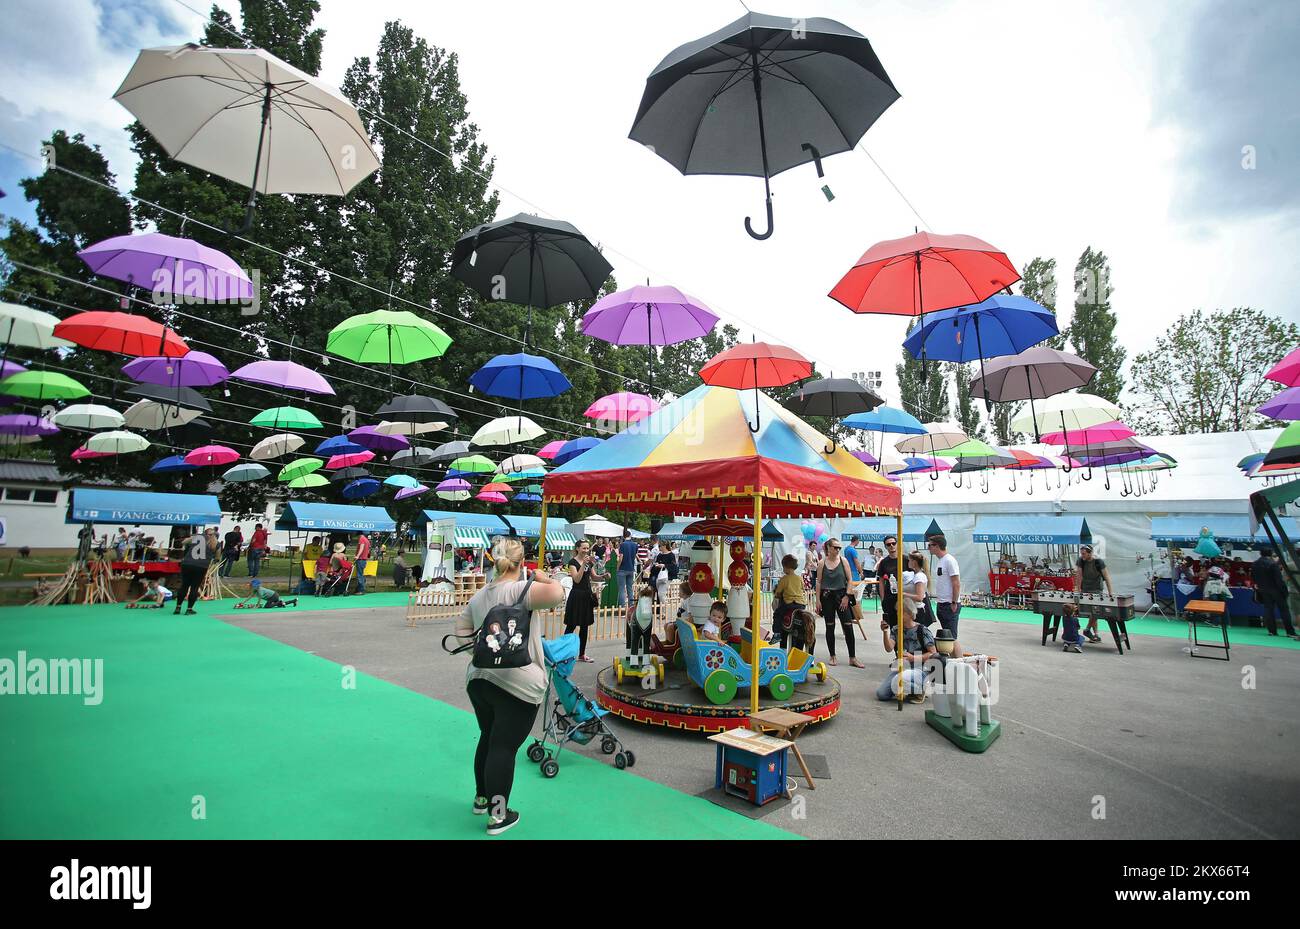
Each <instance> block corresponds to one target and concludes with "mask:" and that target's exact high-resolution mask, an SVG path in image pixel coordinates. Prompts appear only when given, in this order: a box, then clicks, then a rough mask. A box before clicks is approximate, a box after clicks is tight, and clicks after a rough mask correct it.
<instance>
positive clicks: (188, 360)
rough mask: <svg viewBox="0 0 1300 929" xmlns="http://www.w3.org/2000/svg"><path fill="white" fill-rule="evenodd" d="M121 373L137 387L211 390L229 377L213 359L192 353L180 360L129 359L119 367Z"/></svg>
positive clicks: (218, 362) (224, 369) (222, 367)
mask: <svg viewBox="0 0 1300 929" xmlns="http://www.w3.org/2000/svg"><path fill="white" fill-rule="evenodd" d="M122 373H123V374H125V375H126V376H127V377H129V378H130V379H131V380H133V381H137V382H139V383H141V384H158V385H159V386H162V387H211V386H212V385H214V384H220V383H221V382H222V381H224V380H225V379H226V378H228V377H230V372H229V371H227V370H226V366H225V365H223V364H222V363H221V362H220V361H218V360H217V359H216V358H214V357H213V356H211V355H209V354H208V353H207V352H196V351H193V350H191V351H190V353H189V354H187V355H184V356H182V357H180V358H167V357H164V356H161V355H159V356H153V357H149V356H146V357H143V358H133V359H132V360H131V361H128V362H127V363H126V364H125V365H124V366H123V367H122Z"/></svg>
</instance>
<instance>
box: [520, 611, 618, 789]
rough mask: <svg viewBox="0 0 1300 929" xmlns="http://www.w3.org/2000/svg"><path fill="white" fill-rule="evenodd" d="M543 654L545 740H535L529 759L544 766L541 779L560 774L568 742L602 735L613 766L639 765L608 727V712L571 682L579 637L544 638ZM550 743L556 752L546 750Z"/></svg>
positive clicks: (588, 740)
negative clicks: (544, 671)
mask: <svg viewBox="0 0 1300 929" xmlns="http://www.w3.org/2000/svg"><path fill="white" fill-rule="evenodd" d="M542 653H543V655H544V657H545V661H546V672H547V673H546V697H545V699H544V700H543V701H542V714H543V715H542V737H541V738H540V739H534V740H533V744H532V745H530V746H528V760H529V761H531V762H533V763H534V764H540V765H541V766H542V776H544V777H555V775H557V774H559V773H560V763H559V761H558V760H557V759H558V758H559V755H560V752H561V751H562V750H563V748H564V746H565V744H566V743H568V742H576V743H577V744H578V745H586V744H587V743H588V742H590V741H591V740H592V739H594V738H595V737H596V736H600V750H601V751H602V752H604V753H605V754H606V755H613V756H614V767H616V768H619V769H622V768H630V767H632V765H634V764H636V756H635V755H633V754H632V752H631V751H629V750H628V749H625V748H624V747H623V743H622V742H621V741H620V740H619V738H618V736H616V735H615V734H614V732H613V730H611V729H610V728H609V726H608V725H606V724H605V720H604V716H605V714H606V713H608V712H609V711H608V710H602V709H601V708H600V707H598V706H597V705H596V703H595V701H592V700H588V699H587V697H586V695H585V694H583V692H582V691H581V690H579V689H578V686H577V685H576V684H574V683H573V681H571V680H570V679H569V675H570V674H572V673H573V663H574V661H575V660H576V659H577V657H578V637H577V635H575V634H573V633H569V634H568V635H562V636H560V637H559V638H557V639H543V640H542ZM552 691H553V692H554V695H555V696H554V699H552V697H551V694H552ZM548 740H549V741H551V742H554V743H555V751H554V752H552V751H551V750H550V749H549V748H547V747H546V743H547V741H548Z"/></svg>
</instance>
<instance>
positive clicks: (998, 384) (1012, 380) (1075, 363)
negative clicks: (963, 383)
mask: <svg viewBox="0 0 1300 929" xmlns="http://www.w3.org/2000/svg"><path fill="white" fill-rule="evenodd" d="M1096 373H1097V368H1096V367H1095V366H1094V365H1092V364H1090V363H1089V362H1087V361H1084V360H1083V359H1082V358H1080V357H1079V356H1078V355H1074V354H1071V353H1070V352H1062V351H1058V350H1057V349H1054V348H1046V347H1044V346H1041V345H1036V346H1034V347H1033V348H1027V349H1025V350H1024V351H1023V352H1021V353H1020V354H1018V355H1007V356H1005V357H1002V358H994V359H991V360H990V361H988V362H987V363H986V364H985V366H984V373H983V374H982V375H981V376H980V377H977V378H975V379H974V380H972V381H971V382H970V395H971V396H972V397H979V396H986V397H987V398H988V399H989V400H992V401H993V402H995V403H1010V402H1014V401H1016V400H1028V401H1029V411H1030V414H1031V416H1032V418H1033V421H1034V441H1035V442H1037V441H1039V436H1038V416H1037V415H1035V414H1034V401H1035V400H1044V399H1046V398H1048V397H1054V396H1056V395H1057V394H1059V393H1064V392H1065V391H1067V390H1074V389H1075V388H1076V387H1082V386H1084V385H1085V384H1087V383H1088V382H1089V381H1091V380H1092V378H1093V375H1094V374H1096ZM986 391H987V393H986Z"/></svg>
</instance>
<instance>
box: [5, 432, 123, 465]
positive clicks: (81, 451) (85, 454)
mask: <svg viewBox="0 0 1300 929" xmlns="http://www.w3.org/2000/svg"><path fill="white" fill-rule="evenodd" d="M19 438H20V440H21V441H22V442H24V443H26V442H28V441H32V440H31V438H30V437H28V436H22V437H19ZM36 441H39V440H36ZM69 457H71V458H72V460H73V461H87V460H89V459H91V458H112V457H113V453H112V452H92V451H91V450H90V449H88V448H86V446H84V445H82V446H81V447H80V448H77V449H75V450H74V451H73V452H72V454H71V455H70V456H69Z"/></svg>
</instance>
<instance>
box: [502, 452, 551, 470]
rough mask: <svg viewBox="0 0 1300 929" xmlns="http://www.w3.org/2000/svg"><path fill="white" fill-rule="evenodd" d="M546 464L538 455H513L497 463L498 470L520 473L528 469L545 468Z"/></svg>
mask: <svg viewBox="0 0 1300 929" xmlns="http://www.w3.org/2000/svg"><path fill="white" fill-rule="evenodd" d="M545 465H546V462H544V461H542V459H541V458H539V457H538V456H536V455H511V456H510V457H509V458H507V459H506V460H505V461H503V462H501V464H499V465H497V470H498V471H500V472H501V473H502V474H507V475H520V474H522V473H524V472H526V471H531V470H534V469H537V468H543V467H545Z"/></svg>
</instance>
